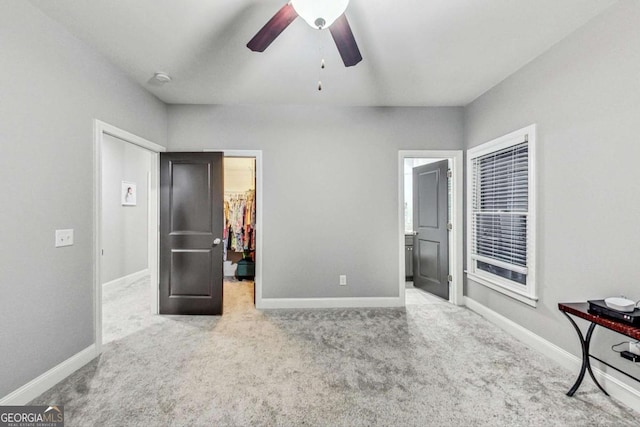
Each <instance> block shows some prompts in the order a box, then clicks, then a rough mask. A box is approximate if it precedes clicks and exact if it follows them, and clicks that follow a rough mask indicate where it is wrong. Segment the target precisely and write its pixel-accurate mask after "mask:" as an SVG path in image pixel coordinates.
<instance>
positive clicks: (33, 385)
mask: <svg viewBox="0 0 640 427" xmlns="http://www.w3.org/2000/svg"><path fill="white" fill-rule="evenodd" d="M97 356H98V352H97V351H96V346H95V344H92V345H90V346H89V347H87V348H85V349H84V350H82V351H81V352H79V353H77V354H75V355H73V356H71V357H70V358H68V359H67V360H65V361H64V362H62V363H60V364H58V365H57V366H54V367H53V368H51V369H49V370H48V371H47V372H45V373H44V374H42V375H40V376H39V377H37V378H35V379H34V380H32V381H29V382H28V383H27V384H25V385H23V386H22V387H20V388H19V389H17V390H15V391H13V392H11V393H9V394H8V395H6V396H5V397H3V398H2V399H0V406H20V405H26V404H27V403H29V402H31V401H32V400H33V399H35V398H36V397H38V396H40V395H41V394H42V393H44V392H45V391H47V390H49V389H50V388H51V387H53V386H54V385H56V384H58V383H59V382H60V381H62V380H64V379H65V378H67V377H68V376H69V375H71V374H73V373H74V372H75V371H77V370H78V369H80V368H82V367H83V366H84V365H86V364H87V363H89V362H91V361H92V360H93V359H95V358H96V357H97Z"/></svg>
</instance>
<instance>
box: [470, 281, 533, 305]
mask: <svg viewBox="0 0 640 427" xmlns="http://www.w3.org/2000/svg"><path fill="white" fill-rule="evenodd" d="M467 278H468V279H470V280H473V281H474V282H475V283H478V284H480V285H483V286H486V287H487V288H489V289H493V290H494V291H497V292H500V293H501V294H504V295H506V296H508V297H510V298H513V299H515V300H517V301H520V302H522V303H525V304H527V305H530V306H531V307H537V306H538V297H536V296H531V295H528V294H525V293H524V292H516V291H514V290H512V289H508V288H506V287H504V286H503V285H501V284H498V283H496V282H493V281H491V280H488V279H487V278H485V277H481V276H478V275H477V274H473V273H467Z"/></svg>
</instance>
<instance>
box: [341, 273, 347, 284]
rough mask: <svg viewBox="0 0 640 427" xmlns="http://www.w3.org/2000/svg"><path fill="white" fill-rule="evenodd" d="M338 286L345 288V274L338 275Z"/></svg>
mask: <svg viewBox="0 0 640 427" xmlns="http://www.w3.org/2000/svg"><path fill="white" fill-rule="evenodd" d="M340 286H347V275H346V274H341V275H340Z"/></svg>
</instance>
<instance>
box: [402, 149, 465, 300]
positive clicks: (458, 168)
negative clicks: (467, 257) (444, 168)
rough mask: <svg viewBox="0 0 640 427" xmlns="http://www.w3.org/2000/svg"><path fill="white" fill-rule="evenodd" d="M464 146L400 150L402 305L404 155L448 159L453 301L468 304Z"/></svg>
mask: <svg viewBox="0 0 640 427" xmlns="http://www.w3.org/2000/svg"><path fill="white" fill-rule="evenodd" d="M463 157H464V156H463V152H462V150H445V151H442V150H399V151H398V231H397V232H398V267H399V268H398V270H399V275H398V287H399V295H400V299H401V300H402V305H403V306H404V304H405V271H404V257H405V243H404V232H405V230H404V159H411V158H432V159H447V160H449V165H450V167H451V172H452V177H451V179H452V180H453V182H452V185H451V192H452V195H451V203H452V206H451V223H452V224H453V228H452V230H451V231H450V232H449V274H451V276H452V278H453V280H452V281H451V285H450V288H449V302H450V303H452V304H455V305H464V296H463V285H462V284H463V280H464V276H463V272H462V264H463V247H464V245H463V235H464V233H463V231H462V230H463V224H464V215H463V200H464V199H463V196H462V195H463V182H464V181H463V170H464V161H463Z"/></svg>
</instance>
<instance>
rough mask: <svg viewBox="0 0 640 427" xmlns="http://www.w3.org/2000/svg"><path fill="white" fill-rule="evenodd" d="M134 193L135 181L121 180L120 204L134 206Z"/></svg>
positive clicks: (135, 193)
mask: <svg viewBox="0 0 640 427" xmlns="http://www.w3.org/2000/svg"><path fill="white" fill-rule="evenodd" d="M136 195H137V192H136V184H135V182H128V181H122V206H135V205H136V204H137V202H136Z"/></svg>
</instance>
